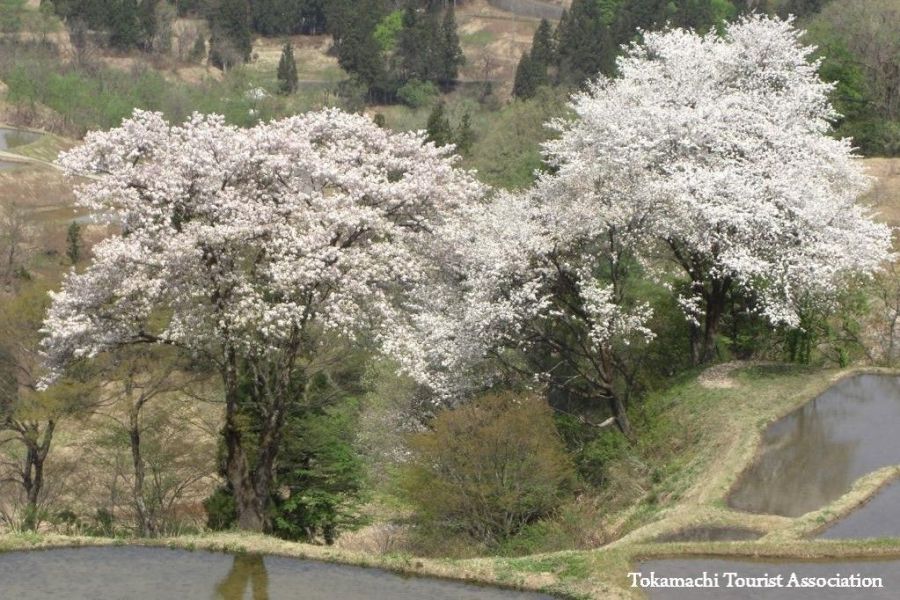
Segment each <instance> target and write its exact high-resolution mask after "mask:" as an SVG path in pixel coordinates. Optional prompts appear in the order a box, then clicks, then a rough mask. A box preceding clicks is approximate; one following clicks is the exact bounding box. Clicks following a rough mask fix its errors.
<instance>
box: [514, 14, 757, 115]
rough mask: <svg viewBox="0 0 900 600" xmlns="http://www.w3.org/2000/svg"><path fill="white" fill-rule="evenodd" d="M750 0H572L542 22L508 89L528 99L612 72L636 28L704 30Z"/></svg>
mask: <svg viewBox="0 0 900 600" xmlns="http://www.w3.org/2000/svg"><path fill="white" fill-rule="evenodd" d="M757 4H758V3H757V2H754V1H753V0H734V1H732V0H675V1H670V0H574V1H573V2H572V6H571V7H570V9H569V10H568V11H565V12H563V15H562V18H561V19H560V22H559V24H558V25H557V27H556V29H555V31H554V30H553V29H552V28H551V26H550V23H549V22H547V21H546V20H545V21H542V22H541V24H540V26H539V27H538V29H537V31H536V32H535V35H534V42H533V44H532V49H531V51H529V52H525V53H524V54H523V55H522V58H521V59H520V61H519V65H518V68H517V69H516V78H515V85H514V91H513V94H514V95H515V96H516V97H518V98H530V97H532V96H534V94H535V93H536V91H537V89H538V88H539V87H540V86H542V85H569V86H578V85H581V84H582V83H584V82H585V81H586V80H588V79H590V78H592V77H594V76H596V75H597V74H598V73H602V74H604V75H608V76H612V75H613V74H614V73H615V68H616V57H617V56H618V55H619V53H620V52H621V47H622V46H623V45H624V44H628V43H629V42H631V41H634V40H635V39H637V37H638V36H639V33H640V31H644V30H647V31H651V30H657V29H661V28H663V27H665V26H666V25H667V24H669V25H671V26H673V27H681V28H685V29H692V30H695V31H708V30H710V29H711V28H713V27H717V26H719V25H721V24H722V23H723V22H725V21H727V20H730V19H733V18H734V17H735V16H737V15H739V14H741V13H744V12H746V11H748V10H753V9H755V8H757Z"/></svg>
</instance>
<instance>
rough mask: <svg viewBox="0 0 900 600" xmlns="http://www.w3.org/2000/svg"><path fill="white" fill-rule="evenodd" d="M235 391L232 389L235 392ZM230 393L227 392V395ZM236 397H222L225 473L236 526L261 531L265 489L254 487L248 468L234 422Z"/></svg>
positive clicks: (265, 522) (264, 519)
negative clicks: (224, 409)
mask: <svg viewBox="0 0 900 600" xmlns="http://www.w3.org/2000/svg"><path fill="white" fill-rule="evenodd" d="M235 393H236V392H235ZM231 395H233V394H229V396H231ZM236 417H237V398H234V399H229V400H227V401H226V414H225V428H224V431H223V437H224V440H225V476H226V477H227V478H228V483H229V484H230V485H231V489H232V492H233V493H234V502H235V509H236V511H237V526H238V528H239V529H242V530H244V531H255V532H264V531H266V530H267V529H268V526H269V523H268V515H267V514H266V508H267V504H268V495H269V494H268V492H269V490H268V489H267V488H266V489H263V490H260V489H258V487H257V481H256V479H257V477H255V476H254V473H253V472H252V471H251V468H250V464H249V461H248V459H247V453H246V451H245V449H244V441H243V436H242V435H241V431H240V427H239V425H238V424H237V422H236V420H237V419H236Z"/></svg>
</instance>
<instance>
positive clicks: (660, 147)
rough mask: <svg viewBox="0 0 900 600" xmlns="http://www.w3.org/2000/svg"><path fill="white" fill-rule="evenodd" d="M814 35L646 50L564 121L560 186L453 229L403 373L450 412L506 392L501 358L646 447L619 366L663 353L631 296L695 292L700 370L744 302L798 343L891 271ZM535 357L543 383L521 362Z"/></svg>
mask: <svg viewBox="0 0 900 600" xmlns="http://www.w3.org/2000/svg"><path fill="white" fill-rule="evenodd" d="M798 35H799V33H798V32H797V31H796V30H795V29H794V28H793V27H792V25H791V23H790V22H789V21H787V22H786V21H780V20H777V19H769V18H766V17H760V16H750V17H747V18H744V19H743V20H741V21H738V22H737V23H734V24H731V25H729V26H727V28H726V30H725V32H724V34H723V35H722V36H719V35H717V34H716V33H710V34H708V35H705V36H699V35H696V34H694V33H691V32H687V31H683V30H679V29H675V30H670V31H666V32H660V33H645V34H644V41H643V43H641V44H634V45H632V46H630V47H629V48H628V49H627V51H626V53H625V55H624V56H623V58H622V59H621V60H620V62H619V69H618V70H619V73H620V77H619V78H617V79H607V78H602V77H601V78H600V79H599V80H596V81H595V82H593V83H592V84H591V85H590V86H589V89H588V90H587V91H585V92H583V93H580V94H577V95H576V96H575V97H574V98H573V101H572V104H571V108H572V110H573V112H574V115H575V118H574V119H571V120H557V121H555V122H553V123H552V126H553V127H554V128H555V129H556V130H557V131H558V133H559V136H558V138H557V139H555V140H553V141H550V142H548V143H546V144H545V153H546V160H547V162H548V164H549V165H550V166H551V167H552V171H551V173H549V174H545V175H542V176H541V177H539V179H538V181H537V183H536V184H535V185H534V186H533V187H532V188H531V189H529V190H527V191H525V192H521V193H516V194H499V195H497V196H496V197H495V198H493V199H492V200H491V201H490V202H488V203H485V204H483V205H477V206H470V207H469V208H468V209H467V210H466V211H462V212H461V213H459V214H457V215H456V217H455V218H453V219H448V220H447V221H446V222H445V224H444V230H443V231H442V233H441V235H440V236H438V237H439V238H440V239H441V240H442V241H443V243H444V244H445V247H444V248H443V249H442V250H441V252H440V253H439V254H437V255H436V256H437V258H436V261H437V262H438V263H439V264H440V269H443V271H444V272H443V274H442V275H439V276H432V277H431V278H430V279H429V280H428V281H429V283H428V285H427V290H428V291H427V292H425V291H422V292H420V293H418V294H416V298H418V301H417V302H416V303H414V304H411V305H409V306H408V307H407V311H406V315H405V316H406V320H405V321H404V323H405V325H404V326H403V327H398V328H396V329H395V331H394V334H395V335H394V339H392V340H390V341H389V345H390V347H391V348H392V352H393V354H394V355H396V356H398V357H400V359H401V362H402V364H403V368H404V369H405V370H406V371H407V372H408V373H410V374H411V375H413V376H414V377H415V378H416V379H417V380H419V381H421V382H423V383H425V384H427V385H429V386H431V387H432V388H433V389H435V390H437V391H438V392H439V393H440V394H441V395H442V396H443V397H445V398H448V399H458V398H460V397H464V395H465V393H466V390H471V389H472V388H473V387H475V388H476V389H477V387H478V386H482V387H484V386H486V385H489V384H490V383H491V381H492V379H494V378H496V377H497V376H498V375H497V372H498V371H497V369H496V368H495V366H496V363H497V362H498V361H499V362H500V363H502V364H503V365H504V366H511V367H513V368H519V369H521V370H522V371H524V372H525V374H526V375H529V376H533V377H537V378H538V379H539V380H545V381H548V382H550V383H554V384H556V385H566V386H568V387H570V388H572V387H574V385H573V384H577V387H578V389H580V390H581V393H582V394H583V395H584V396H586V397H587V399H593V400H601V401H606V402H607V403H608V405H609V409H610V412H611V414H612V415H613V417H614V418H615V422H616V423H617V424H618V426H619V428H620V429H621V430H622V431H623V432H624V433H625V434H626V435H629V434H630V426H629V424H628V419H627V415H626V412H625V407H624V403H623V402H622V399H621V394H620V393H619V392H617V387H619V388H621V386H617V384H616V380H617V378H620V377H621V376H622V375H623V374H625V373H626V372H627V370H628V365H625V364H623V354H624V353H622V352H621V350H622V349H623V346H624V345H625V344H633V343H640V342H642V341H645V340H648V339H650V338H652V337H653V331H651V330H650V327H649V323H650V317H651V309H650V307H649V306H648V305H646V304H645V303H643V302H642V301H641V300H640V298H638V297H637V295H636V294H635V293H633V292H629V288H631V287H632V286H631V283H632V282H633V281H635V280H636V279H639V278H647V277H650V278H651V279H653V280H654V281H655V282H657V283H662V284H663V285H665V286H667V287H669V288H671V289H672V290H673V291H674V292H675V293H676V294H677V295H678V300H679V303H680V305H681V306H682V307H683V309H684V311H685V313H686V315H687V317H688V319H689V322H690V324H691V351H692V358H693V360H694V361H695V362H702V361H704V360H708V359H709V358H710V357H711V355H712V353H713V351H714V344H715V336H716V332H717V330H718V327H719V323H720V320H721V319H722V316H723V314H724V312H725V309H726V306H727V300H728V299H729V297H730V295H731V294H743V295H746V296H748V297H752V298H753V300H754V303H755V306H757V307H758V310H759V312H760V313H761V314H762V315H763V316H765V317H766V318H768V319H769V320H770V321H771V322H772V323H773V324H778V325H786V326H789V327H797V326H798V325H799V323H800V315H801V313H802V312H803V311H805V310H809V308H810V306H811V305H816V304H819V305H820V306H821V305H822V304H825V303H828V302H830V301H832V299H833V298H834V297H835V296H836V295H837V292H838V291H840V290H841V289H843V288H844V287H845V286H846V285H847V284H848V283H849V281H850V279H851V278H853V277H855V276H857V275H859V274H869V273H871V272H872V271H874V270H876V269H877V268H878V266H879V264H880V263H882V262H883V261H884V260H885V259H887V258H888V257H889V256H890V231H889V229H888V228H887V227H885V226H883V225H880V224H876V223H875V222H874V221H872V219H871V218H870V216H869V214H868V213H867V212H866V210H865V209H863V208H862V207H860V206H859V205H857V204H856V200H857V198H858V196H859V195H860V193H861V192H862V191H863V190H864V189H865V188H866V185H867V179H866V177H865V176H864V175H863V172H862V169H861V166H860V164H859V163H858V161H857V160H856V159H855V157H854V155H853V153H852V148H851V146H850V143H849V142H848V141H846V140H836V139H833V138H831V137H829V136H828V135H827V134H828V130H829V122H828V120H829V119H830V118H831V117H832V116H833V111H832V109H831V107H830V106H829V104H828V101H827V97H826V96H827V93H828V91H829V90H830V86H829V85H828V84H825V83H822V82H821V81H820V80H819V79H818V77H817V75H816V69H817V67H818V63H815V62H809V61H808V60H807V59H808V56H809V54H810V51H811V49H810V48H806V47H803V46H802V45H800V44H799V42H798V40H797V38H798ZM673 265H674V268H673ZM440 269H437V270H440ZM511 349H514V350H516V351H522V352H516V353H513V354H512V355H510V353H509V350H511ZM535 350H538V351H539V352H538V354H542V355H543V356H545V357H548V358H547V360H545V361H543V364H542V365H540V368H535V367H536V365H533V364H532V365H522V363H521V361H519V362H517V359H518V358H519V357H521V356H522V355H528V354H532V355H533V354H535ZM486 359H491V360H486Z"/></svg>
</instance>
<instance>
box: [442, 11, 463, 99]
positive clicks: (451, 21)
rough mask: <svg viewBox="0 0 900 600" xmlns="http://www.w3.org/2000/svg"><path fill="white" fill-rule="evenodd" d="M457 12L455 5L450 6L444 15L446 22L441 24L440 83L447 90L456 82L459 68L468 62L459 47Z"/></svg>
mask: <svg viewBox="0 0 900 600" xmlns="http://www.w3.org/2000/svg"><path fill="white" fill-rule="evenodd" d="M455 12H456V11H455V10H454V8H453V4H450V5H449V6H448V7H447V11H446V12H445V13H444V21H443V23H442V24H441V36H440V38H439V39H440V44H441V47H440V52H439V58H440V64H439V69H440V71H439V81H438V83H440V84H441V85H442V86H443V87H445V88H447V87H450V86H451V85H453V83H455V82H456V79H457V77H458V76H459V68H460V67H461V66H462V65H464V64H465V62H466V57H465V55H463V51H462V47H460V45H459V34H458V33H457V31H456V14H455Z"/></svg>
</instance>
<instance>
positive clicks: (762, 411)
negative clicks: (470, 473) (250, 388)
mask: <svg viewBox="0 0 900 600" xmlns="http://www.w3.org/2000/svg"><path fill="white" fill-rule="evenodd" d="M717 369H718V370H717V371H714V373H715V375H716V376H715V377H710V376H709V373H708V372H707V373H702V374H700V375H699V376H696V374H695V375H693V376H689V377H685V378H683V380H682V381H681V382H679V383H677V384H675V385H674V386H672V387H671V388H669V389H668V390H666V391H665V392H663V393H658V394H655V395H653V396H652V397H650V398H648V400H647V401H646V402H645V404H644V408H643V409H642V412H643V413H645V415H644V418H646V423H647V424H648V429H646V430H645V431H644V432H643V436H642V438H641V442H639V444H638V447H637V448H636V449H635V451H634V452H635V456H632V457H630V458H629V460H634V459H635V458H636V457H638V458H639V460H642V461H643V462H644V463H645V464H646V465H647V466H648V467H649V468H651V469H653V470H654V472H655V473H657V474H658V475H656V476H655V477H654V478H653V481H655V482H656V483H654V484H653V485H652V486H651V487H650V488H649V489H646V490H645V492H644V494H643V496H642V499H640V500H638V501H637V502H636V503H635V504H633V505H631V506H623V508H622V509H621V510H620V511H613V512H612V514H611V515H610V522H614V523H617V524H618V525H617V526H618V527H619V531H620V532H627V533H625V535H623V536H622V537H620V538H619V539H618V540H617V541H615V542H613V543H611V544H608V545H607V546H604V547H602V548H598V549H595V550H589V551H567V552H557V553H550V554H540V555H532V556H526V557H520V558H505V557H482V558H475V559H466V560H451V559H429V558H416V557H413V556H409V555H404V554H388V555H381V556H378V555H367V554H360V553H353V552H347V551H343V550H339V549H334V548H328V547H323V546H315V545H310V544H300V543H291V542H286V541H283V540H279V539H276V538H272V537H268V536H262V535H250V534H242V533H210V534H202V535H190V536H180V537H175V538H163V539H156V540H132V539H107V538H94V537H67V536H62V535H55V534H24V533H10V534H4V535H0V551H12V550H24V549H39V548H50V547H63V546H83V545H92V546H93V545H124V544H129V545H151V546H164V547H172V548H183V549H189V550H194V549H196V550H214V551H227V552H255V553H263V554H277V555H283V556H292V557H298V558H307V559H315V560H326V561H334V562H341V563H347V564H353V565H360V566H367V567H378V568H384V569H388V570H391V571H397V572H402V573H408V574H415V575H421V576H434V577H445V578H451V579H461V580H467V581H472V582H478V583H484V584H493V585H501V586H506V587H512V588H518V589H529V590H540V591H544V592H547V593H551V594H556V595H560V596H564V597H572V598H630V597H638V596H637V592H635V591H633V590H630V589H628V587H627V585H628V580H627V573H628V572H629V571H630V570H631V569H632V567H633V566H635V565H636V563H638V562H639V561H641V560H643V559H648V558H672V557H690V556H709V555H717V556H734V557H750V558H764V557H768V558H793V559H827V558H875V557H898V558H900V539H893V540H872V541H835V540H808V539H806V538H807V537H808V536H810V535H811V534H814V533H815V532H816V531H818V530H819V529H821V528H822V527H823V526H824V525H826V524H827V523H830V522H833V521H834V520H836V519H838V518H840V517H841V516H843V515H845V514H846V513H848V512H849V511H850V510H852V509H853V508H854V507H856V506H858V505H859V504H861V503H862V502H864V501H865V500H866V499H868V498H870V497H871V496H872V495H873V494H874V493H875V492H876V491H877V490H878V489H879V488H880V487H881V486H882V485H884V484H886V483H888V482H889V481H891V480H892V479H893V478H894V477H897V476H898V475H900V469H898V468H897V467H889V468H885V469H881V470H879V471H876V472H874V473H872V474H870V475H868V476H866V477H863V478H861V479H860V480H859V481H857V482H856V484H855V485H854V486H853V488H852V489H851V491H850V492H848V493H847V494H845V495H844V496H843V497H841V498H839V499H838V500H836V501H835V502H834V503H832V504H831V505H828V506H826V507H824V508H822V509H821V510H818V511H814V512H811V513H808V514H806V515H803V516H801V517H798V518H796V519H791V518H786V517H779V516H773V515H753V514H747V513H742V512H737V511H733V510H731V509H729V508H728V507H727V505H726V502H725V498H726V496H727V494H728V491H729V490H730V489H731V487H732V486H733V485H734V483H735V482H736V481H737V479H738V477H739V476H740V473H741V472H742V471H743V470H744V468H745V467H746V466H747V465H749V464H750V463H751V462H752V461H753V460H754V459H755V456H756V452H757V447H758V443H759V440H760V435H761V432H762V430H763V429H764V427H765V426H766V425H767V424H768V423H770V422H772V421H774V420H776V419H778V418H779V417H781V416H783V415H785V414H787V413H789V412H790V411H792V410H794V409H796V408H797V407H799V406H801V405H803V404H804V403H805V402H808V401H809V400H810V399H812V398H814V397H815V396H816V395H818V394H820V393H821V392H823V391H824V390H825V389H827V388H828V387H830V386H831V385H833V384H834V383H835V382H837V381H838V380H840V379H842V378H844V377H848V376H852V375H854V374H858V373H861V372H885V373H893V371H883V370H882V371H878V370H871V369H845V370H836V369H832V370H822V369H808V368H801V367H788V366H781V365H756V366H746V365H743V366H741V365H734V369H733V370H732V369H729V368H722V367H717ZM636 417H637V418H638V419H640V418H641V417H640V416H639V415H636ZM648 417H649V418H648ZM623 460H624V459H623ZM693 525H724V526H740V527H744V528H751V529H755V530H758V531H760V532H763V533H765V535H764V536H763V537H762V538H761V539H759V540H757V541H746V542H702V543H654V542H652V541H651V540H653V539H654V538H656V537H657V536H658V535H661V534H665V533H670V532H675V531H680V530H682V529H684V528H686V527H690V526H693Z"/></svg>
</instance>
